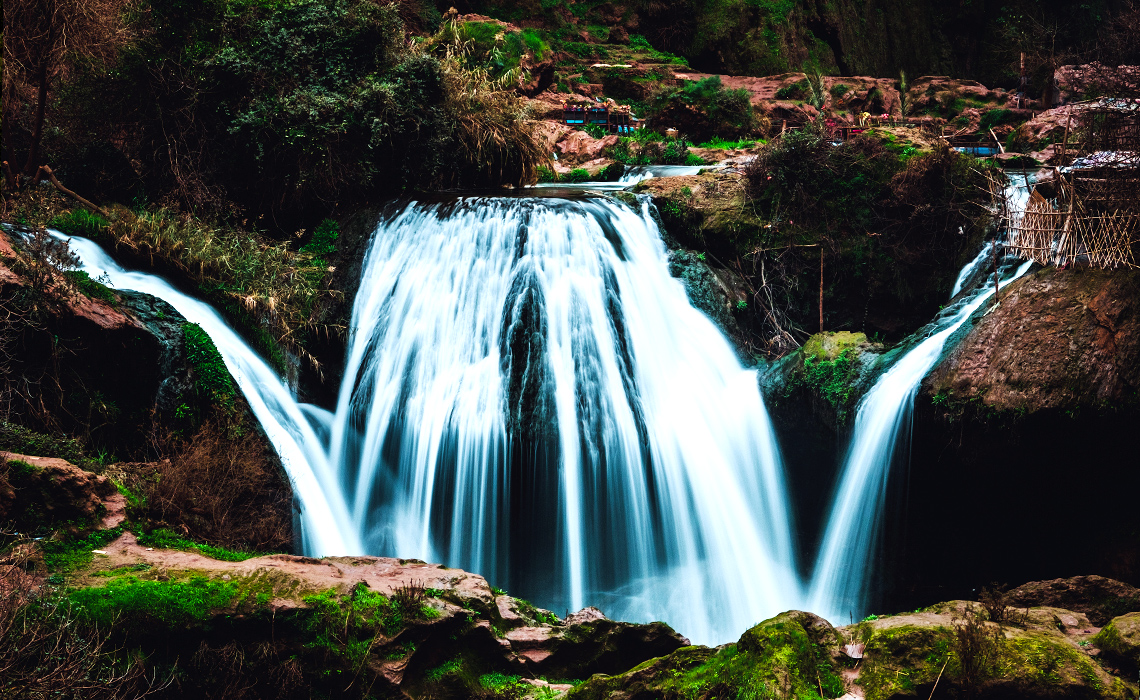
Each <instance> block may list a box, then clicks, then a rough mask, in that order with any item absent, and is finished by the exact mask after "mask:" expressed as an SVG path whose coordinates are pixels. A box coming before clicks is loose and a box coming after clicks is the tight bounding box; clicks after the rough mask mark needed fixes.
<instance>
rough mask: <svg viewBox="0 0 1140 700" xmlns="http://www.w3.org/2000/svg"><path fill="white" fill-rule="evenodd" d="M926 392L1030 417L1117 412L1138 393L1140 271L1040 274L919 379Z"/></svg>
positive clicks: (1006, 295)
mask: <svg viewBox="0 0 1140 700" xmlns="http://www.w3.org/2000/svg"><path fill="white" fill-rule="evenodd" d="M924 387H925V389H926V390H927V391H930V392H932V393H940V394H944V395H947V396H950V397H952V398H953V399H954V400H956V401H970V400H974V401H980V402H981V403H982V404H983V405H985V406H986V407H989V408H991V409H993V410H997V411H1018V412H1023V413H1032V412H1037V411H1043V410H1056V409H1060V410H1075V409H1079V408H1095V407H1098V406H1123V405H1127V404H1128V403H1129V402H1134V401H1135V398H1134V397H1135V396H1136V392H1137V389H1138V388H1140V273H1138V272H1137V271H1133V270H1113V271H1109V270H1087V269H1085V270H1082V269H1074V270H1058V269H1053V268H1050V269H1044V270H1040V271H1038V272H1036V273H1032V274H1029V275H1026V276H1025V277H1023V278H1021V279H1020V280H1018V281H1016V282H1014V283H1013V284H1011V285H1009V286H1008V287H1006V288H1005V289H1003V290H1002V291H1001V304H1000V305H999V306H998V307H997V308H996V309H994V310H993V312H992V313H990V314H989V315H988V316H986V317H985V318H984V319H983V320H982V321H981V322H980V323H978V325H977V326H976V327H975V328H973V330H971V331H970V332H969V334H968V335H967V336H966V337H965V339H964V340H963V341H962V342H961V343H959V344H958V345H957V347H955V348H954V350H953V352H951V353H950V355H949V356H948V357H947V358H946V359H945V360H944V361H943V362H941V363H940V364H939V365H938V366H937V367H936V368H935V369H934V371H932V372H931V374H930V376H929V377H928V378H927V379H926V381H925V382H924Z"/></svg>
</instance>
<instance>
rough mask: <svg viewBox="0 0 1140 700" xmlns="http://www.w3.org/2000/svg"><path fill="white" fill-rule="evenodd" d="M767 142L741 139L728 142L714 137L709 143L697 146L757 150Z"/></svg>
mask: <svg viewBox="0 0 1140 700" xmlns="http://www.w3.org/2000/svg"><path fill="white" fill-rule="evenodd" d="M765 143H767V141H765V140H764V139H740V140H738V141H726V140H724V139H722V138H720V137H719V136H714V137H712V138H711V139H709V140H708V141H705V142H704V143H702V144H700V145H698V146H697V148H717V149H722V150H728V149H735V148H755V147H756V146H762V145H764V144H765Z"/></svg>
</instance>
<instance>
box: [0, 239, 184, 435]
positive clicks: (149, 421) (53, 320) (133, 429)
mask: <svg viewBox="0 0 1140 700" xmlns="http://www.w3.org/2000/svg"><path fill="white" fill-rule="evenodd" d="M10 235H13V234H10V233H8V232H5V233H4V234H0V240H4V239H6V237H8V236H10ZM13 244H15V245H14V246H13ZM23 247H24V244H23V243H21V241H20V240H19V239H18V237H17V238H13V240H12V241H8V240H4V245H3V246H2V247H0V303H5V304H6V305H7V306H8V307H9V308H11V309H13V310H15V311H17V313H16V314H15V315H16V316H19V309H21V308H23V306H22V305H26V304H27V303H28V302H27V301H26V300H27V298H28V297H27V295H26V294H24V293H22V292H21V291H20V290H21V288H23V287H24V286H25V284H26V280H25V279H24V277H23V276H22V275H21V274H20V270H22V269H23V268H24V262H23V256H25V255H26V253H23V252H17V251H16V250H15V248H23ZM5 251H7V252H5ZM105 291H106V295H98V294H97V295H95V296H91V297H89V296H87V295H86V294H84V293H82V292H81V291H80V290H79V289H78V288H76V287H75V286H74V285H73V284H71V283H70V282H68V281H66V280H64V278H63V277H62V275H59V274H55V275H54V282H53V284H52V286H51V287H50V288H49V289H48V290H47V291H46V292H44V296H45V298H44V300H42V301H41V302H40V305H39V310H38V311H37V313H38V314H39V317H38V319H37V322H35V323H30V322H24V323H18V324H17V325H16V326H15V327H13V328H10V329H9V328H4V329H0V333H4V334H6V335H8V336H9V337H11V338H12V339H13V340H14V344H13V346H12V347H13V348H15V349H16V351H15V352H13V353H12V356H11V358H10V360H9V362H8V365H9V369H10V372H9V374H8V378H7V381H9V382H13V383H16V384H18V383H19V381H20V379H19V378H21V377H23V378H24V380H23V381H25V382H26V383H27V384H30V385H33V386H39V387H40V389H39V390H38V392H37V394H36V395H35V396H34V397H32V396H30V395H28V396H25V393H26V392H22V391H19V390H15V391H12V392H11V394H10V395H11V396H13V397H14V398H15V399H16V401H17V403H16V404H15V405H13V406H12V412H13V413H14V414H15V415H18V416H20V422H21V423H22V424H24V425H25V426H26V427H28V428H32V429H34V430H39V431H41V432H52V433H56V432H63V433H69V434H82V435H85V436H86V438H87V442H88V444H93V445H95V446H97V447H98V448H100V449H104V450H107V451H108V452H114V453H117V454H120V455H125V454H132V453H133V452H135V451H137V450H138V449H139V447H140V446H141V445H144V444H146V441H147V436H148V435H150V434H151V433H150V431H151V429H152V428H153V427H154V418H155V416H156V414H157V415H158V417H159V418H160V420H161V419H162V418H163V417H164V416H168V415H170V414H171V413H172V412H173V409H174V408H176V407H177V406H178V405H179V404H180V403H181V401H180V400H179V398H178V397H179V396H180V395H181V394H183V393H184V392H185V391H187V390H188V389H189V388H191V387H192V381H191V380H190V378H189V375H188V368H187V365H186V362H185V358H184V351H183V348H182V325H183V324H184V323H185V319H184V318H183V317H182V316H181V314H179V313H178V312H177V311H175V310H174V308H173V307H171V306H169V305H168V304H166V303H165V302H162V301H160V300H158V299H155V298H154V297H151V296H149V295H146V294H140V293H134V292H126V291H117V290H105ZM22 300H23V301H22ZM21 399H26V401H27V405H26V406H21V405H20V404H19V401H20V400H21Z"/></svg>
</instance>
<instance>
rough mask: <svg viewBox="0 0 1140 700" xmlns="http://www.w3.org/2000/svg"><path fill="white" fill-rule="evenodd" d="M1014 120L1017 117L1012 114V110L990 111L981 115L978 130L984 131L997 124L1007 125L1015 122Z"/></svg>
mask: <svg viewBox="0 0 1140 700" xmlns="http://www.w3.org/2000/svg"><path fill="white" fill-rule="evenodd" d="M1016 119H1017V115H1015V114H1014V113H1013V110H1009V109H991V110H989V111H988V112H986V113H985V114H983V115H982V119H981V121H980V122H979V123H978V130H979V131H986V130H988V129H992V128H993V127H995V126H997V125H999V124H1008V123H1009V122H1012V121H1015V120H1016Z"/></svg>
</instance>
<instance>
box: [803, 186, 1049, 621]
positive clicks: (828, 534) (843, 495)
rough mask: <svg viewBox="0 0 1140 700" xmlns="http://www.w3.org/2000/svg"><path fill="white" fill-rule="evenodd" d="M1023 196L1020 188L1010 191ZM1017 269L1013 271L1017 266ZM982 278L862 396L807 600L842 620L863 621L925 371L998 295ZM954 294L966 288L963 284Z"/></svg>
mask: <svg viewBox="0 0 1140 700" xmlns="http://www.w3.org/2000/svg"><path fill="white" fill-rule="evenodd" d="M1006 194H1007V197H1009V198H1014V197H1019V196H1020V194H1019V188H1016V187H1011V188H1009V189H1008V190H1007V193H1006ZM989 255H992V248H991V246H983V248H982V251H981V253H979V254H978V256H977V257H976V258H975V259H974V260H972V261H971V262H970V263H968V264H967V265H966V267H965V268H963V270H962V272H961V273H960V274H959V276H958V279H959V283H962V282H964V281H965V280H966V279H968V278H970V277H971V276H973V274H974V272H976V271H977V270H978V269H981V268H983V267H984V266H985V263H986V257H987V256H989ZM1031 265H1032V263H1031V262H1026V263H1021V262H1020V261H1019V260H1016V259H1012V260H1011V259H1006V260H1005V261H1003V268H1005V270H1004V272H1005V274H1007V275H1008V276H1007V277H1006V279H1004V280H1002V281H1001V285H1002V286H1004V285H1006V284H1008V283H1009V282H1012V281H1013V280H1015V279H1017V278H1018V277H1020V276H1021V275H1023V274H1025V273H1026V272H1027V271H1028V270H1029V268H1030V266H1031ZM1011 266H1013V267H1014V268H1015V269H1013V270H1012V274H1010V269H1009V268H1010V267H1011ZM987 279H988V278H983V279H982V280H980V281H979V283H978V284H977V285H976V286H975V287H973V289H972V290H971V291H969V292H968V293H966V294H963V295H962V297H961V298H960V299H959V300H958V301H957V302H955V303H954V304H952V305H950V306H948V307H946V309H944V310H943V311H942V312H941V313H940V314H939V316H938V318H936V319H935V320H934V321H933V322H932V323H931V324H929V325H928V326H926V327H925V328H923V329H922V330H920V331H919V332H918V333H916V334H915V335H914V336H912V338H913V340H914V342H915V344H914V346H913V347H912V348H911V349H910V350H909V351H908V352H907V353H906V354H905V355H903V356H902V357H901V358H900V359H899V360H898V361H897V362H896V363H895V364H894V365H893V366H892V367H891V368H890V369H888V370H887V371H885V372H884V373H883V374H882V375H881V376H880V377H879V379H878V380H877V381H876V382H875V384H874V385H873V386H872V387H871V389H870V390H869V391H868V392H867V394H866V395H865V396H864V397H863V398H862V400H861V401H860V402H859V407H858V411H857V413H856V416H855V425H854V430H853V433H852V443H851V445H850V447H849V448H848V451H847V455H846V457H845V459H844V463H843V468H842V470H841V471H840V476H839V485H838V488H837V490H836V494H835V498H834V501H833V503H832V506H831V510H830V512H829V517H828V521H827V526H826V530H825V532H824V537H823V544H822V545H821V547H820V550H819V553H818V555H817V557H816V562H815V570H814V572H813V575H812V579H811V585H810V589H809V593H808V606H809V609H810V610H813V611H815V612H817V613H819V614H821V615H823V616H825V617H827V618H828V619H830V620H833V621H835V622H836V623H842V622H847V621H851V620H858V619H860V618H861V617H862V615H863V614H864V612H865V605H866V602H867V600H868V595H869V588H870V585H869V584H870V577H871V573H872V560H873V558H874V555H875V551H876V540H877V537H878V533H879V528H880V521H881V516H882V510H883V505H884V501H885V500H886V493H887V477H888V475H889V473H890V467H891V463H892V461H893V459H894V457H895V455H896V453H897V452H898V446H899V444H900V440H907V441H908V440H909V429H910V415H911V409H912V408H913V406H914V397H915V394H916V393H917V391H918V387H919V384H920V383H921V382H922V378H923V377H925V376H926V374H927V372H929V371H930V370H931V368H932V367H933V366H934V365H935V363H936V362H937V361H938V358H939V356H940V355H941V353H942V349H943V346H944V345H945V344H946V341H947V339H948V338H949V337H950V336H951V335H953V334H954V333H955V332H956V331H957V330H958V329H959V328H961V326H962V324H964V323H965V322H966V321H967V320H968V319H969V318H970V316H971V315H972V314H973V313H974V312H975V311H977V310H978V309H979V308H980V307H981V306H982V305H983V304H984V303H985V302H986V301H987V300H988V299H989V298H990V297H991V296H992V295H993V294H994V287H993V285H992V284H987V283H986V281H987ZM955 287H956V289H955V290H954V293H953V294H952V295H951V296H955V295H957V294H958V292H959V291H960V290H959V289H958V288H957V287H958V283H956V285H955Z"/></svg>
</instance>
